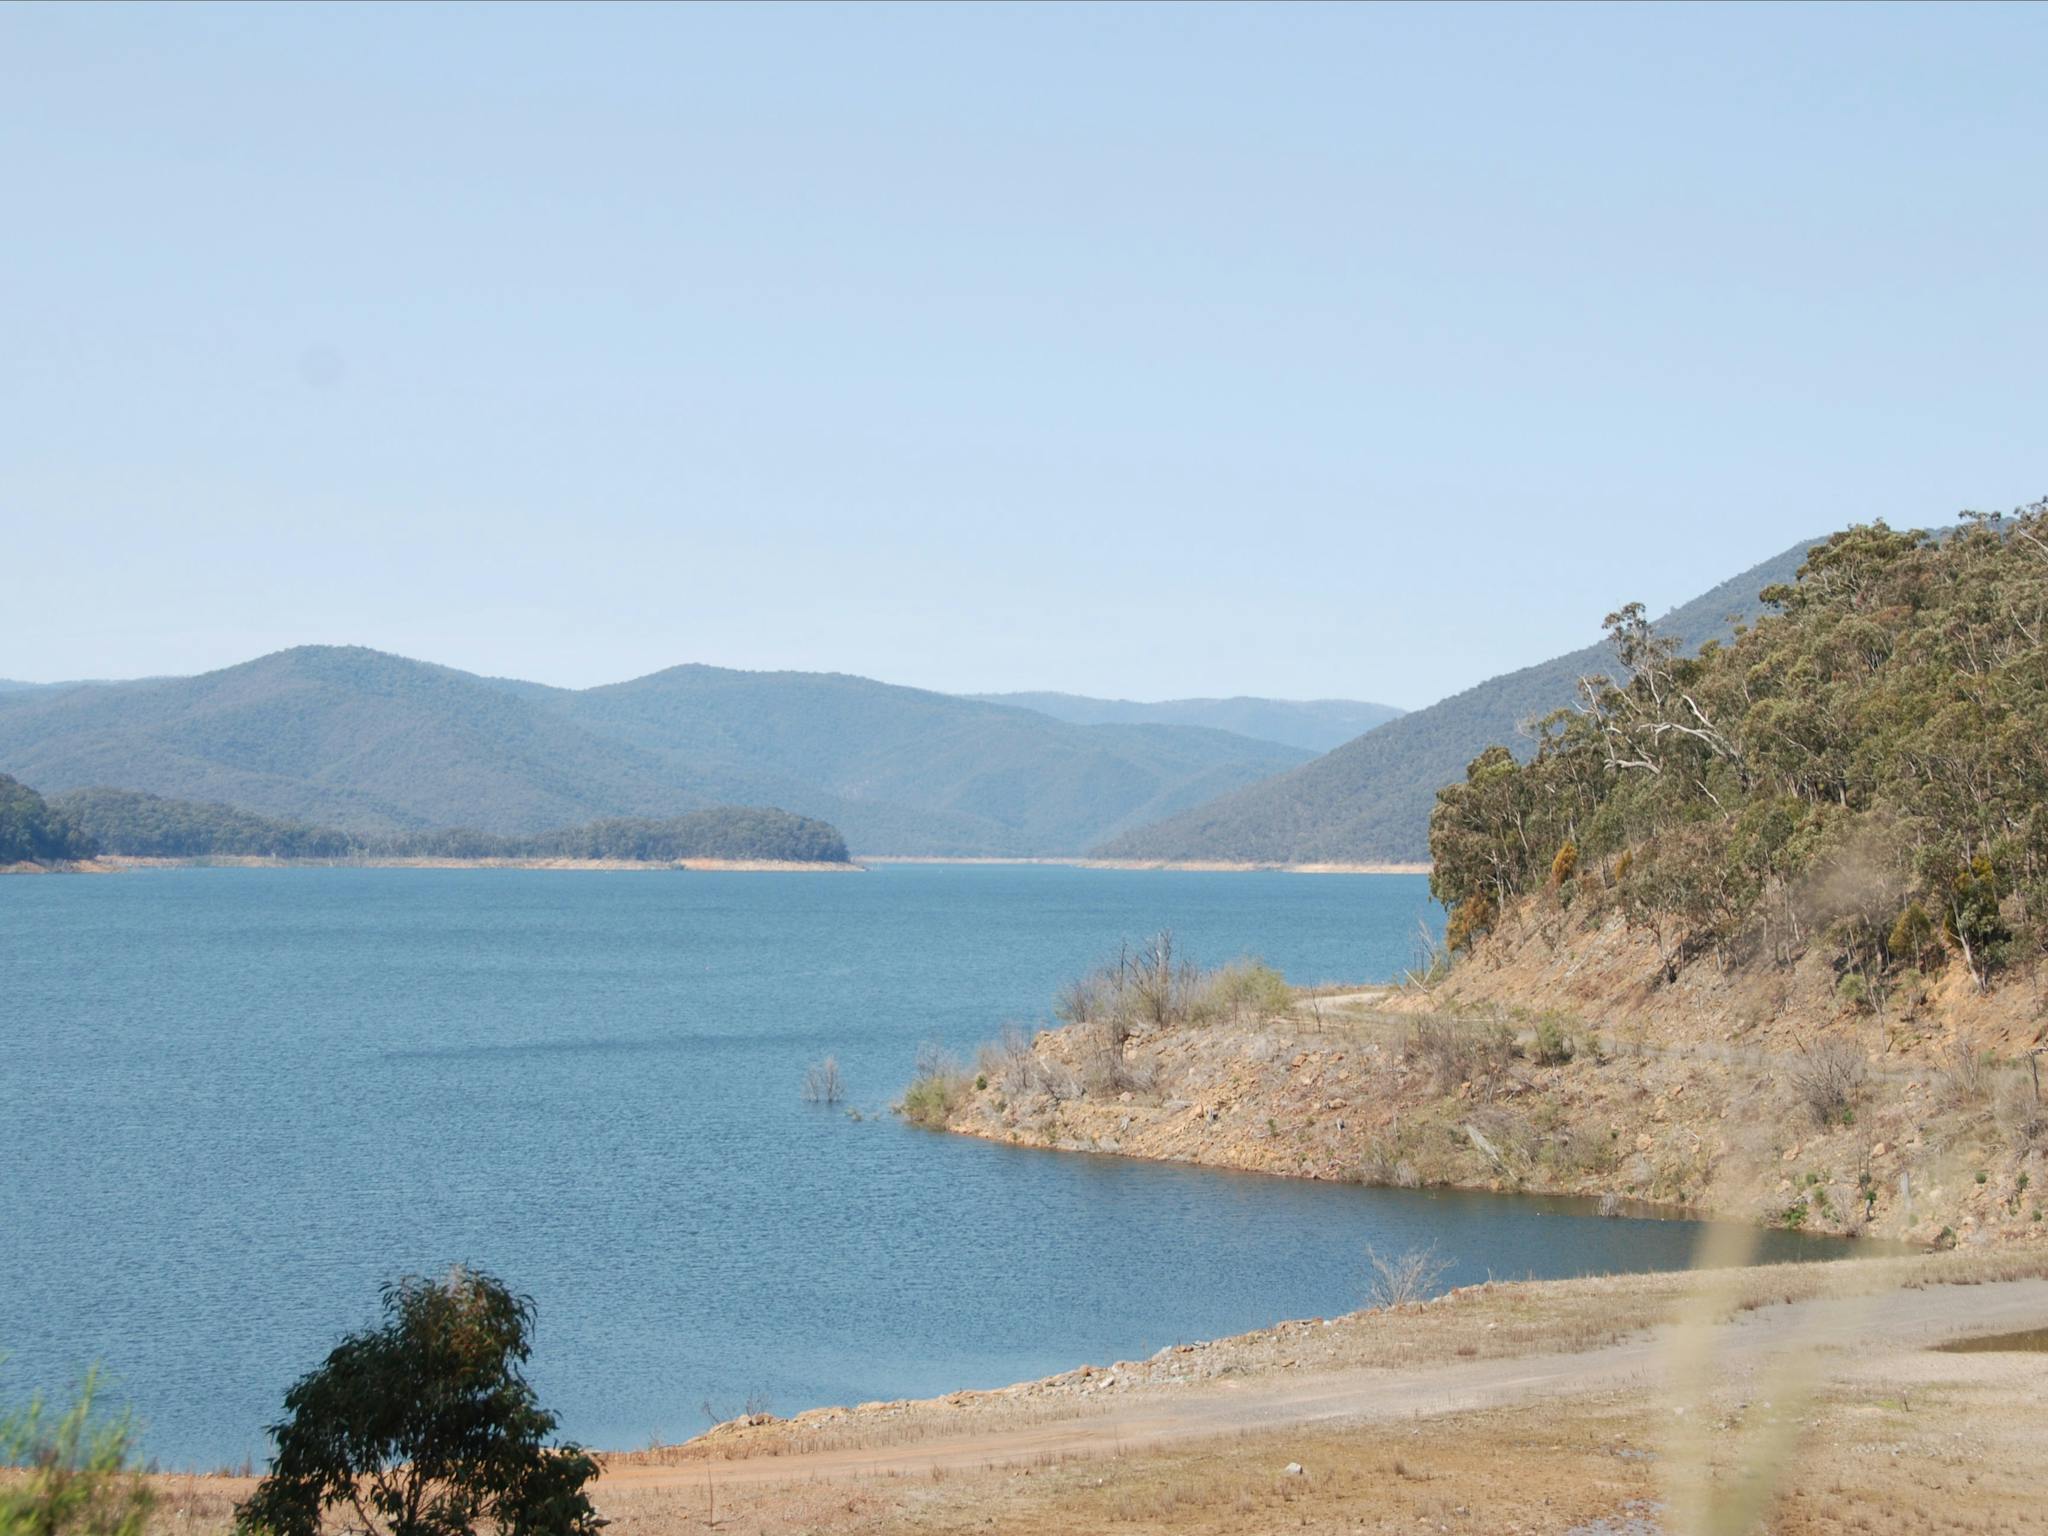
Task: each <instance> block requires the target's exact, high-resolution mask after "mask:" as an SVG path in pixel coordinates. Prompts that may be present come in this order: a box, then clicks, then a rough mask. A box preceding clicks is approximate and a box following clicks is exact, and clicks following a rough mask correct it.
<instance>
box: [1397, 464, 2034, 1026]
mask: <svg viewBox="0 0 2048 1536" xmlns="http://www.w3.org/2000/svg"><path fill="white" fill-rule="evenodd" d="M2044 535H2048V502H2043V503H2038V504H2036V505H2034V506H2031V507H2024V508H2021V509H2020V510H2019V511H2018V512H2017V513H2015V514H2014V515H2013V516H2012V517H2011V518H2009V519H2007V518H1987V519H1983V520H1980V521H1973V522H1971V523H1970V524H1968V525H1966V526H1965V527H1964V528H1963V529H1962V531H1960V532H1959V533H1956V534H1955V535H1954V536H1953V537H1949V538H1942V539H1932V538H1929V537H1928V536H1927V535H1925V534H1921V533H1896V532H1894V531H1892V530H1891V529H1889V528H1887V527H1886V526H1885V525H1884V524H1883V523H1876V524H1872V525H1864V526H1858V527H1854V528H1851V529H1848V530H1847V531H1845V532H1842V533H1838V534H1836V535H1835V536H1834V537H1833V538H1831V539H1829V540H1828V541H1827V542H1826V543H1825V544H1824V545H1821V546H1819V547H1817V548H1816V549H1814V550H1813V552H1812V555H1811V557H1810V558H1809V559H1808V560H1807V561H1806V563H1805V565H1804V566H1803V567H1802V568H1801V570H1800V571H1799V574H1798V580H1797V582H1796V584H1793V585H1788V586H1784V587H1780V588H1778V589H1776V590H1775V591H1774V592H1773V593H1772V597H1773V602H1774V607H1775V608H1776V609H1777V611H1776V612H1774V613H1772V614H1770V615H1769V616H1767V617H1765V618H1764V619H1762V620H1761V621H1760V622H1759V623H1757V624H1756V625H1755V626H1754V627H1753V628H1751V629H1750V630H1748V631H1747V632H1746V633H1745V634H1743V635H1742V636H1741V637H1740V638H1739V639H1736V640H1734V641H1733V642H1731V643H1730V644H1728V645H1726V646H1715V647H1710V648H1708V649H1707V650H1705V651H1703V652H1701V653H1700V654H1699V655H1697V656H1685V655H1682V654H1680V653H1679V652H1678V650H1677V648H1676V647H1674V646H1672V645H1671V644H1670V642H1669V641H1667V640H1665V639H1663V638H1661V637H1658V636H1655V635H1654V634H1652V633H1651V631H1650V630H1649V628H1648V626H1646V625H1644V624H1643V623H1642V620H1641V615H1640V612H1639V611H1638V610H1635V609H1623V610H1622V611H1621V612H1620V613H1618V614H1617V615H1615V616H1614V619H1613V620H1612V623H1611V628H1610V635H1611V643H1612V651H1613V657H1612V660H1611V662H1610V665H1609V668H1608V669H1607V670H1608V671H1610V672H1611V673H1613V675H1614V676H1616V677H1617V678H1621V679H1625V680H1624V681H1620V682H1608V683H1603V684H1602V685H1601V686H1599V687H1597V688H1595V689H1594V690H1593V691H1592V693H1591V695H1590V697H1589V698H1587V699H1586V700H1585V702H1584V706H1583V707H1582V708H1581V709H1580V710H1578V711H1575V712H1572V713H1570V714H1565V715H1561V716H1560V717H1559V718H1558V719H1556V720H1555V721H1553V722H1551V723H1550V724H1549V725H1548V726H1547V727H1546V729H1545V732H1544V736H1543V740H1542V744H1541V748H1540V750H1539V751H1538V752H1537V754H1536V756H1535V757H1534V759H1533V760H1531V761H1528V762H1526V763H1517V762H1516V761H1515V760H1514V759H1513V758H1510V757H1509V756H1508V755H1507V754H1505V753H1503V752H1499V751H1497V750H1496V751H1490V752H1488V753H1486V754H1484V755H1481V756H1477V757H1475V759H1474V761H1473V762H1472V764H1471V765H1470V767H1469V769H1468V771H1467V773H1466V774H1465V775H1464V777H1463V778H1462V780H1461V781H1459V782H1457V783H1453V784H1450V785H1447V786H1446V787H1445V788H1444V790H1443V792H1442V794H1441V795H1440V797H1439V800H1438V804H1437V810H1436V815H1435V819H1434V821H1433V822H1432V826H1431V837H1430V847H1431V850H1432V851H1433V853H1434V854H1435V856H1436V868H1435V874H1434V876H1433V877H1432V882H1431V884H1432V889H1433V890H1434V891H1435V893H1436V894H1437V895H1438V896H1439V897H1440V898H1441V899H1442V900H1443V901H1444V902H1445V903H1446V904H1447V905H1449V906H1450V907H1451V909H1452V911H1451V924H1450V932H1451V938H1452V942H1453V943H1454V944H1461V943H1465V942H1468V941H1470V940H1471V939H1472V938H1473V937H1475V936H1476V935H1478V934H1480V933H1482V932H1484V931H1485V930H1486V929H1487V928H1488V927H1489V926H1491V925H1492V924H1493V923H1494V921H1495V919H1496V916H1497V915H1498V914H1499V913H1500V912H1501V911H1502V910H1504V909H1505V908H1506V907H1507V906H1508V905H1509V904H1510V903H1511V902H1513V901H1514V900H1515V899H1516V898H1518V897H1520V896H1523V895H1526V894H1528V893H1531V892H1534V891H1539V890H1549V891H1552V892H1555V893H1556V894H1557V895H1558V897H1559V898H1560V899H1562V900H1564V901H1566V902H1568V903H1569V905H1570V906H1571V907H1572V909H1573V912H1574V915H1575V916H1577V917H1578V918H1580V919H1581V920H1583V921H1585V922H1587V923H1596V922H1598V921H1599V920H1600V919H1601V918H1602V917H1603V916H1605V915H1606V914H1608V913H1610V912H1612V911H1614V910H1617V909H1619V910H1620V911H1622V912H1623V913H1624V914H1625V915H1626V916H1627V917H1628V919H1629V920H1630V921H1631V922H1632V923H1635V924H1637V925H1639V926H1641V927H1643V928H1644V929H1646V930H1648V931H1650V932H1652V933H1654V934H1655V935H1656V938H1657V941H1658V945H1659V948H1660V951H1661V953H1662V955H1663V961H1664V967H1665V973H1666V976H1667V978H1669V979H1676V976H1677V973H1678V970H1679V968H1680V967H1681V966H1682V965H1683V964H1684V963H1686V962H1687V961H1688V960H1690V959H1693V958H1696V957H1699V956H1704V955H1708V954H1712V955H1713V956H1715V957H1716V960H1717V963H1731V962H1740V961H1742V960H1746V959H1754V960H1784V959H1786V958H1788V957H1790V956H1793V955H1796V954H1798V953H1799V952H1800V951H1801V950H1803V949H1805V948H1807V947H1809V946H1813V945H1825V946H1826V947H1827V949H1828V951H1829V953H1830V955H1831V958H1832V960H1833V963H1834V968H1835V971H1836V973H1837V975H1838V976H1839V977H1840V978H1841V982H1840V995H1841V996H1842V997H1843V998H1844V999H1845V1000H1847V1001H1852V1002H1855V1003H1857V1004H1859V1005H1863V1006H1869V1007H1873V1008H1874V1007H1877V1006H1880V1005H1881V1003H1882V1001H1883V993H1884V992H1885V991H1886V990H1888V989H1890V988H1891V987H1893V986H1895V985H1898V986H1905V987H1910V988H1915V989H1917V988H1918V987H1919V986H1920V984H1921V982H1920V978H1921V977H1922V976H1923V975H1924V973H1925V972H1927V971H1929V970H1931V969H1933V968H1937V967H1940V966H1943V965H1947V964H1950V963H1957V964H1960V965H1962V966H1965V967H1967V968H1968V969H1969V970H1970V972H1971V973H1972V974H1973V976H1974V979H1975V980H1976V983H1977V985H1978V986H1979V987H1983V986H1986V985H1988V984H1989V983H1990V981H1991V978H1992V976H1993V975H1994V973H1996V972H1997V971H1999V970H2001V969H2003V968H2005V967H2007V966H2009V965H2019V964H2025V963H2031V962H2032V961H2033V960H2035V959H2038V958H2039V956H2040V955H2041V953H2042V946H2043V944H2044V942H2048V811H2044V806H2048V751H2044V748H2043V742H2044V740H2048V666H2044V660H2043V652H2042V647H2041V637H2042V632H2043V628H2044V625H2048V560H2044V553H2048V539H2044Z"/></svg>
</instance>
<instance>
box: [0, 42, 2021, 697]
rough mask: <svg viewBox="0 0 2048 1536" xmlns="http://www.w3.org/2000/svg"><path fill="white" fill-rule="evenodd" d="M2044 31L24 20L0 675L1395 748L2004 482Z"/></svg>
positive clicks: (6, 258)
mask: <svg viewBox="0 0 2048 1536" xmlns="http://www.w3.org/2000/svg"><path fill="white" fill-rule="evenodd" d="M2044 44H2048V12H2043V11H2041V10H2039V9H2024V8H1984V9H1965V10H1960V11H1950V10H1937V9H1934V8H1928V7H1914V6H1896V7H1860V8H1859V7H1848V8H1802V9H1773V10H1765V9H1753V10H1740V11H1732V12H1728V11H1715V10H1711V9H1707V8H1645V9H1633V10H1614V9H1595V8H1587V9H1573V8H1546V7H1513V8H1509V7H1475V8H1460V9H1433V8H1409V7H1399V6H1388V7H1367V8H1320V7H1286V6H1279V7H1257V8H1247V7H1231V6H1219V7H1157V8H1152V7H1142V8H1140V7H1132V8H1094V7H1073V8H1058V9H1053V8H1045V9H1030V8H1010V7H976V8H959V9H940V8H932V9H924V8H913V7H888V6H884V7H861V6H849V7H843V8H831V9H810V8H788V9H782V8H759V9H749V8H726V7H715V6H713V7H691V8H669V9H662V8H631V7H602V6H600V7H583V8H564V7H554V6H536V7H525V8H505V9H490V8H444V7H431V6H430V7H421V8H410V9H401V8H378V9H369V8H365V9H354V8H346V7H319V6H309V7H298V8H244V7H216V6H165V7H153V8H149V9H125V8H119V9H117V8H107V9H97V8H66V7H55V6H35V5H30V6H14V7H9V8H6V9H5V10H0V89H4V91H5V93H6V98H7V100H8V103H9V120H10V123H11V125H12V126H13V127H14V129H15V131H14V132H13V133H11V134H9V135H7V136H6V137H5V138H4V139H0V170H4V173H5V174H6V177H7V180H8V184H9V187H10V190H11V193H12V199H11V211H12V212H13V214H14V216H15V220H16V223H17V226H18V227H19V228H21V229H23V230H32V231H33V232H34V238H32V239H27V238H25V239H18V240H15V241H12V242H9V243H8V244H7V245H6V247H5V248H4V249H0V292H4V294H5V295H6V297H5V298H0V326H4V331H0V336H4V338H5V341H6V345H5V347H4V348H0V411H4V413H5V417H6V419H7V421H8V423H9V427H10V443H9V452H8V453H7V454H5V455H0V507H4V508H5V510H6V516H7V523H8V529H9V540H10V553H11V557H12V559H13V561H14V562H15V563H16V565H17V568H18V569H19V570H21V571H24V572H29V573H32V574H31V579H28V580H24V581H20V582H17V583H16V584H15V588H14V590H12V591H11V592H10V595H9V601H8V603H7V604H6V605H5V608H4V610H0V675H4V676H7V677H17V678H24V679H37V680H50V679H58V678H78V677H111V678H117V677H134V676H144V675H188V674H191V673H196V672H202V671H207V670H212V669H216V668H219V667H222V666H226V665H232V664H234V663H236V662H239V661H242V660H246V659H248V658H250V657H253V656H256V655H260V654H264V653H268V652H271V651H275V650H279V649H284V648H287V647H289V646H291V645H294V644H300V643H361V644H368V645H372V646H374V647H376V648H378V649H382V650H388V651H392V652H395V653H398V654H401V655H408V656H415V657H420V658H422V659H427V660H432V661H436V662H439V663H442V664H445V665H449V666H454V667H459V668H462V669H464V670H468V671H473V672H478V673H484V674H488V675H498V676H514V677H521V678H529V679H532V680H535V681H540V682H545V683H550V684H554V685H559V686H569V687H582V686H590V685H593V684H596V683H599V682H606V681H616V680H620V679H624V678H629V677H635V676H640V675H644V674H646V673H648V672H652V671H657V670H660V669H662V668H663V667H666V666H670V665H674V664H676V663H678V662H681V661H698V662H702V663H705V664H708V665H716V666H729V667H738V668H744V669H749V670H807V671H837V672H847V673H853V674H857V675H861V676H866V677H874V678H880V679H883V680H886V681H889V682H893V683H901V684H905V685H910V686H916V687H923V688H929V689H933V690H936V691H940V692H947V693H974V692H1011V691H1026V690H1029V691H1041V690H1043V691H1061V692H1069V693H1076V694H1082V695H1087V696H1091V697H1102V698H1122V699H1133V700H1165V699H1178V698H1186V697H1198V696H1199V697H1228V696H1233V695H1249V696H1256V697H1275V698H1289V699H1317V698H1330V699H1355V700H1398V701H1400V702H1401V703H1403V704H1404V705H1406V706H1409V707H1417V706H1420V705H1423V704H1426V703H1428V702H1430V701H1432V700H1435V699H1439V698H1443V697H1445V696H1448V695H1450V694H1453V693H1456V692H1458V691H1459V690H1461V689H1463V688H1465V687H1468V686H1470V685H1472V684H1474V683H1477V682H1479V681H1481V680H1482V679H1485V678H1487V677H1491V676H1494V675H1496V674H1499V673H1501V672H1503V671H1507V670H1511V669H1513V668H1516V667H1519V666H1522V665H1525V664H1527V663H1529V662H1531V661H1534V660H1537V659H1539V658H1543V657H1548V656H1553V655H1556V654H1558V653H1560V652H1563V651H1567V650H1570V649H1573V648H1576V647H1578V646H1581V645H1584V644H1586V643H1587V642H1588V641H1589V640H1591V639H1593V638H1595V636H1596V634H1597V628H1598V618H1599V616H1600V615H1601V614H1602V613H1604V612H1605V611H1607V610H1608V609H1610V608H1612V607H1613V606H1615V605H1616V604H1618V603H1620V602H1622V601H1625V600H1629V599H1639V600H1641V601H1643V602H1644V603H1646V604H1647V605H1648V606H1649V607H1650V608H1651V610H1652V611H1655V612H1661V611H1663V610H1665V609H1667V608H1669V607H1671V606H1672V605H1674V604H1676V603H1681V602H1683V601H1685V600H1686V599H1688V598H1690V597H1692V596H1694V595H1695V594H1696V593H1698V592H1700V591H1702V590H1704V589H1705V588H1706V587H1708V586H1710V585H1712V584H1714V583H1716V582H1719V581H1721V580H1723V579H1724V578H1726V577H1728V576H1729V575H1732V574H1734V573H1735V572H1737V571H1740V570H1742V569H1744V568H1746V567H1748V566H1750V565H1752V564H1754V563H1756V562H1757V561H1759V560H1762V559H1765V558H1767V557H1769V556H1771V555H1773V554H1775V553H1777V552H1778V551H1780V550H1781V549H1783V548H1785V547H1786V546H1787V545H1789V544H1790V543H1792V542H1793V541H1794V540H1795V539H1797V538H1800V537H1803V536H1805V535H1807V534H1810V533H1812V532H1813V531H1815V530H1816V529H1820V528H1827V527H1832V526H1840V525H1842V524H1845V523H1847V522H1850V521H1852V520H1860V519H1868V518H1874V517H1884V518H1886V519H1888V520H1890V521H1892V522H1893V523H1895V524H1899V525H1913V526H1926V525H1930V524H1935V523H1941V522H1946V521H1949V520H1951V519H1952V518H1953V516H1954V514H1955V513H1956V512H1957V511H1958V510H1959V509H1962V508H1965V507H1979V508H1984V509H1987V510H1988V509H2003V508H2007V507H2010V506H2012V505H2014V504H2016V503H2018V502H2021V501H2024V500H2027V499H2029V498H2031V497H2032V496H2035V495H2038V494H2039V493H2040V491H2041V490H2042V486H2041V484H2040V469H2041V466H2040V459H2039V449H2038V430H2037V428H2038V423H2039V421H2040V420H2042V419H2043V418H2044V416H2048V381H2044V379H2043V376H2042V374H2041V370H2040V369H2039V367H2038V364H2037V362H2036V359H2037V358H2038V357H2039V355H2040V354H2041V352H2042V350H2043V343H2044V342H2048V302H2044V291H2043V289H2042V287H2041V285H2040V283H2039V281H2038V255H2037V253H2038V252H2039V251H2040V250H2041V249H2042V247H2043V245H2044V243H2048V242H2044V239H2043V237H2044V235H2048V214H2044V210H2043V206H2042V198H2041V194H2040V191H2039V185H2040V183H2039V178H2038V175H2037V174H2036V172H2037V170H2038V166H2037V164H2036V162H2037V160H2038V146H2039V145H2040V143H2042V142H2043V140H2044V137H2048V105H2044V103H2043V102H2042V101H2041V99H2040V95H2039V92H2038V91H2037V90H2036V89H2035V81H2036V80H2037V78H2038V75H2039V68H2040V65H2041V63H2042V62H2043V60H2044V58H2048V47H2044Z"/></svg>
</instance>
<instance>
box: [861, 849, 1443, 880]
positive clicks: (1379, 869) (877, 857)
mask: <svg viewBox="0 0 2048 1536" xmlns="http://www.w3.org/2000/svg"><path fill="white" fill-rule="evenodd" d="M858 857H859V859H860V861H861V862H862V863H863V864H1050V865H1056V866H1059V867H1061V868H1064V869H1178V870H1193V871H1197V872H1200V873H1209V874H1233V873H1243V872H1245V871H1248V870H1275V871H1278V872H1280V873H1283V874H1289V875H1426V874H1428V873H1429V865H1427V864H1248V863H1232V862H1230V861H1229V860H1224V859H1088V858H1081V857H1078V856H1076V857H1074V858H1063V859H1027V858H967V857H960V858H950V857H944V856H940V855H925V854H905V853H863V854H860V855H858Z"/></svg>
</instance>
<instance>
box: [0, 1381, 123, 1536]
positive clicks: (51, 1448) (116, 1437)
mask: <svg viewBox="0 0 2048 1536" xmlns="http://www.w3.org/2000/svg"><path fill="white" fill-rule="evenodd" d="M98 1396H99V1373H98V1371H96V1370H95V1371H88V1372H87V1373H86V1376H85V1380H84V1382H83V1383H81V1384H80V1386H79V1390H78V1397H77V1400H76V1401H75V1402H74V1403H73V1404H72V1405H71V1407H70V1408H69V1409H67V1410H66V1411H65V1412H64V1413H63V1414H62V1415H60V1416H59V1417H57V1418H55V1419H54V1420H53V1419H51V1418H50V1417H49V1414H48V1411H47V1409H46V1407H45V1404H44V1402H43V1400H42V1398H41V1397H33V1398H31V1399H30V1400H29V1401H28V1403H27V1405H26V1406H25V1407H22V1408H19V1409H15V1410H13V1411H10V1412H4V1413H0V1467H18V1468H22V1469H24V1470H23V1471H22V1473H21V1475H19V1476H18V1477H8V1476H0V1536H142V1532H143V1528H144V1526H145V1524H146V1523H147V1521H148V1519H149V1511H150V1507H151V1505H152V1503H153V1500H152V1499H151V1496H150V1492H149V1489H148V1488H147V1487H145V1486H144V1485H143V1483H142V1482H141V1480H140V1479H139V1478H138V1477H136V1475H135V1473H134V1470H133V1460H134V1426H133V1421H132V1420H131V1419H130V1418H129V1417H128V1416H127V1415H126V1414H123V1415H121V1416H119V1417H117V1418H108V1417H106V1416H104V1415H102V1414H100V1413H99V1412H98V1410H97V1408H96V1400H97V1398H98Z"/></svg>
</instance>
